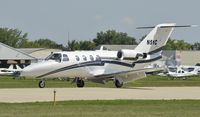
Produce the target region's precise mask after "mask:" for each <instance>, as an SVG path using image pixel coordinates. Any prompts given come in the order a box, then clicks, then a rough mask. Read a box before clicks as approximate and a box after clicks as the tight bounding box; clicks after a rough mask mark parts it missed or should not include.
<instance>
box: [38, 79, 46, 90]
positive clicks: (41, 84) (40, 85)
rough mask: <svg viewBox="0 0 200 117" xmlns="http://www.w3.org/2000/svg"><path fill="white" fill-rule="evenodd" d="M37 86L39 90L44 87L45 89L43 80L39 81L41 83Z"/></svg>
mask: <svg viewBox="0 0 200 117" xmlns="http://www.w3.org/2000/svg"><path fill="white" fill-rule="evenodd" d="M38 86H39V87H40V88H44V87H45V81H44V80H41V81H40V82H39V84H38Z"/></svg>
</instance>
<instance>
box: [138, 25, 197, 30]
mask: <svg viewBox="0 0 200 117" xmlns="http://www.w3.org/2000/svg"><path fill="white" fill-rule="evenodd" d="M197 26H198V25H179V26H160V27H159V28H184V27H197ZM150 28H155V26H149V27H137V28H136V29H150Z"/></svg>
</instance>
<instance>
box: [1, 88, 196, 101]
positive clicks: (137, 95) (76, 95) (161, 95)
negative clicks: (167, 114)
mask: <svg viewBox="0 0 200 117" xmlns="http://www.w3.org/2000/svg"><path fill="white" fill-rule="evenodd" d="M54 90H55V91H56V101H65V100H115V99H137V100H138V99H139V100H149V99H150V100H162V99H167V100H170V99H200V87H136V88H128V89H127V88H121V89H119V88H42V89H40V88H15V89H0V102H8V103H15V102H19V103H21V102H44V101H53V97H54Z"/></svg>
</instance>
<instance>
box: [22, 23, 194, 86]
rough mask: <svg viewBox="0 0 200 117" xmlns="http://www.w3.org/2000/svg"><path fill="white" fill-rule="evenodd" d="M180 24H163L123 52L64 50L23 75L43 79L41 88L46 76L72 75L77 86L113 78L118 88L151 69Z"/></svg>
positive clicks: (30, 67)
mask: <svg viewBox="0 0 200 117" xmlns="http://www.w3.org/2000/svg"><path fill="white" fill-rule="evenodd" d="M175 27H190V26H176V25H175V24H174V23H166V24H159V25H157V26H155V27H140V28H153V30H152V31H151V32H150V33H149V34H148V35H147V36H146V37H145V38H144V40H143V41H142V42H141V43H140V44H139V45H138V46H137V47H136V48H135V49H134V50H130V49H122V50H119V51H108V50H95V51H63V52H54V53H52V54H51V55H49V56H48V57H47V58H46V60H45V61H43V62H41V63H36V64H32V65H29V66H27V67H26V68H24V69H23V71H22V72H21V73H20V76H28V77H35V78H40V79H42V80H41V81H40V82H39V87H40V88H43V87H45V80H44V79H46V78H55V77H70V78H74V80H73V82H75V83H76V84H77V87H84V84H85V83H84V80H85V79H87V80H90V81H92V82H97V83H104V82H105V81H107V80H113V81H114V84H115V86H116V87H117V88H120V87H122V86H123V84H124V83H126V82H128V81H131V80H135V79H138V78H143V77H145V76H146V74H145V72H146V71H148V70H150V69H151V68H144V66H145V65H146V63H148V64H149V63H150V62H152V61H156V60H158V59H160V58H161V57H162V56H161V52H162V49H163V47H164V46H165V44H166V42H167V40H168V38H169V36H170V35H171V33H172V31H173V29H174V28H175Z"/></svg>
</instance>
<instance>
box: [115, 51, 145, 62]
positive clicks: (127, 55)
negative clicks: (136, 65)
mask: <svg viewBox="0 0 200 117" xmlns="http://www.w3.org/2000/svg"><path fill="white" fill-rule="evenodd" d="M117 57H118V58H119V59H122V60H137V59H139V58H146V57H147V53H141V52H138V51H135V50H129V49H122V50H120V51H118V52H117Z"/></svg>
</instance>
